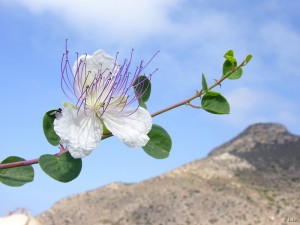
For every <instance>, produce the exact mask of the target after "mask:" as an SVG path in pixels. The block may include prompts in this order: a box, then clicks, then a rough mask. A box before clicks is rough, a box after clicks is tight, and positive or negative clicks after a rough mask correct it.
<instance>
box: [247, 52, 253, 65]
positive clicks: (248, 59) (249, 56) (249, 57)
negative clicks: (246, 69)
mask: <svg viewBox="0 0 300 225" xmlns="http://www.w3.org/2000/svg"><path fill="white" fill-rule="evenodd" d="M251 59H252V55H251V54H249V55H247V57H246V59H245V61H246V64H248V63H249V62H250V60H251Z"/></svg>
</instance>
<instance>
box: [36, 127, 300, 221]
mask: <svg viewBox="0 0 300 225" xmlns="http://www.w3.org/2000/svg"><path fill="white" fill-rule="evenodd" d="M299 171H300V136H296V135H293V134H290V133H289V132H288V131H287V129H286V128H285V127H284V126H282V125H280V124H274V123H265V124H262V123H261V124H255V125H252V126H250V127H248V128H247V129H245V130H244V131H243V132H241V133H240V134H239V135H238V136H236V137H235V138H233V139H231V140H230V141H228V142H226V143H224V144H223V145H221V146H218V147H216V148H214V149H213V150H212V151H211V152H210V153H209V154H208V156H207V157H206V158H203V159H200V160H195V161H193V162H191V163H188V164H186V165H184V166H181V167H179V168H177V169H174V170H172V171H169V172H167V173H164V174H162V175H160V176H158V177H154V178H150V179H148V180H145V181H142V182H139V183H136V184H126V183H112V184H109V185H106V186H104V187H101V188H99V189H95V190H91V191H88V192H85V193H81V194H79V195H74V196H71V197H68V198H65V199H63V200H61V201H59V202H58V203H56V204H55V205H54V206H53V207H52V208H51V209H49V210H48V211H46V212H44V213H42V214H41V215H39V216H38V219H39V220H40V221H41V222H43V223H44V224H45V225H69V224H72V225H77V224H78V225H79V224H87V225H104V224H105V225H108V224H111V225H129V224H130V225H134V224H139V225H144V224H145V225H146V224H147V225H148V224H149V225H150V224H155V225H156V224H157V225H167V224H170V225H171V224H179V225H181V224H182V225H188V224H195V225H201V224H215V225H218V224H220V225H226V224H245V225H254V224H263V225H265V224H271V223H272V225H277V224H278V225H279V224H280V225H282V224H288V223H285V219H286V218H295V220H296V221H297V222H299V223H300V208H299V206H300V196H299V194H298V192H299V190H300V189H299V188H300V172H299ZM75 205H76V206H78V207H77V208H74V206H75ZM294 224H295V223H294Z"/></svg>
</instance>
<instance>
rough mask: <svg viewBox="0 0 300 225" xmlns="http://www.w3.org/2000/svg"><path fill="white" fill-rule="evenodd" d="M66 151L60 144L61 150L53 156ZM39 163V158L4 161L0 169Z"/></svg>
mask: <svg viewBox="0 0 300 225" xmlns="http://www.w3.org/2000/svg"><path fill="white" fill-rule="evenodd" d="M66 152H68V150H66V149H65V148H64V147H63V146H61V151H60V152H58V153H56V154H54V155H55V156H57V157H58V156H60V155H61V154H63V153H66ZM37 163H39V159H30V160H24V161H18V162H12V163H5V164H0V169H8V168H13V167H20V166H29V165H33V164H37Z"/></svg>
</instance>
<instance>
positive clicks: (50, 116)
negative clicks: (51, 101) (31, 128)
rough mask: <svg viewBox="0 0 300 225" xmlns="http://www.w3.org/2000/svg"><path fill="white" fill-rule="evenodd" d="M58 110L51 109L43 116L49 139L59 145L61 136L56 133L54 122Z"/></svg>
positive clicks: (53, 143)
mask: <svg viewBox="0 0 300 225" xmlns="http://www.w3.org/2000/svg"><path fill="white" fill-rule="evenodd" d="M56 113H57V110H50V111H48V112H46V113H45V115H44V118H43V131H44V134H45V136H46V139H47V141H48V142H49V143H50V144H51V145H54V146H57V145H59V142H60V137H59V136H58V135H57V134H56V132H55V131H54V127H53V122H54V120H55V114H56Z"/></svg>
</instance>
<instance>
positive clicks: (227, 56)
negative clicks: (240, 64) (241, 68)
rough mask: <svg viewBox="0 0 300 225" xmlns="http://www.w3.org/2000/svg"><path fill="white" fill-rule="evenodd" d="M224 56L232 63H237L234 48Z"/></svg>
mask: <svg viewBox="0 0 300 225" xmlns="http://www.w3.org/2000/svg"><path fill="white" fill-rule="evenodd" d="M224 57H225V58H226V59H227V60H229V61H230V62H231V63H236V59H235V58H234V52H233V51H232V50H229V51H227V52H226V53H225V55H224Z"/></svg>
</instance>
